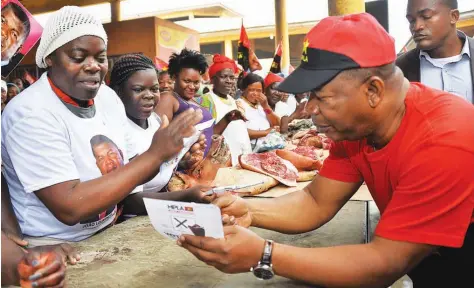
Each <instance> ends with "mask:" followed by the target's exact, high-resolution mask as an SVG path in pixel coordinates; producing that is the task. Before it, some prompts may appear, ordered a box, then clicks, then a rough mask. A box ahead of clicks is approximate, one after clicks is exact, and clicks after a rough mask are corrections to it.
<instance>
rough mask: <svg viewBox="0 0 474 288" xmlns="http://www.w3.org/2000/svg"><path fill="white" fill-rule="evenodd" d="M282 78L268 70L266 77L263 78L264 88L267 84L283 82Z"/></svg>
mask: <svg viewBox="0 0 474 288" xmlns="http://www.w3.org/2000/svg"><path fill="white" fill-rule="evenodd" d="M283 80H284V79H283V77H280V76H278V75H276V74H273V73H271V72H270V73H268V74H267V77H265V80H263V84H264V85H265V87H264V88H265V89H266V88H267V87H268V86H270V85H272V84H273V83H275V82H283Z"/></svg>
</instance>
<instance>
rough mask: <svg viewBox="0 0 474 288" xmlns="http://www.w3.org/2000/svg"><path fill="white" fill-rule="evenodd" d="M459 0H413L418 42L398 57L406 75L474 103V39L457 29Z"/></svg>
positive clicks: (410, 11)
mask: <svg viewBox="0 0 474 288" xmlns="http://www.w3.org/2000/svg"><path fill="white" fill-rule="evenodd" d="M457 8H458V4H457V1H456V0H436V1H433V0H409V1H408V6H407V16H406V17H407V20H408V21H409V22H410V31H411V33H412V35H413V39H414V41H415V42H416V44H417V47H416V49H414V50H411V51H409V52H407V53H405V54H403V55H402V56H400V57H399V58H398V60H397V65H398V66H399V67H400V68H401V69H402V71H403V74H404V75H405V77H406V78H407V79H408V80H410V81H412V82H421V83H423V84H426V85H428V86H430V87H432V88H436V89H439V90H444V91H447V92H450V93H452V94H454V95H457V96H459V97H461V98H463V99H466V100H467V101H469V102H471V103H474V98H473V94H474V61H473V60H472V57H474V40H473V39H472V38H470V37H468V36H466V35H465V34H464V33H463V32H461V31H458V30H456V22H457V21H458V20H459V10H458V9H457Z"/></svg>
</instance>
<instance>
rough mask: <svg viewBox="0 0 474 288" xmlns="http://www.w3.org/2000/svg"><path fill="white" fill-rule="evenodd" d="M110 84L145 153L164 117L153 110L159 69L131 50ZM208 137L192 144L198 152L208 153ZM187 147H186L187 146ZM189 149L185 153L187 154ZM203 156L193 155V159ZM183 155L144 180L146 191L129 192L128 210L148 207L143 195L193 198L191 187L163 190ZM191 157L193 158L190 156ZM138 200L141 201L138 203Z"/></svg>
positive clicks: (135, 211) (134, 211)
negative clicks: (187, 189) (206, 145)
mask: <svg viewBox="0 0 474 288" xmlns="http://www.w3.org/2000/svg"><path fill="white" fill-rule="evenodd" d="M110 87H111V88H112V89H114V90H115V92H117V95H118V96H119V98H120V99H121V100H122V102H123V104H124V107H125V113H126V114H127V118H128V119H127V124H128V125H127V126H128V127H127V129H129V131H130V134H131V135H132V137H133V138H134V140H135V141H134V142H135V144H136V147H137V153H138V154H141V153H144V152H145V151H147V150H148V148H150V145H151V143H152V141H153V135H155V132H156V131H157V130H158V129H159V128H160V125H161V119H160V118H159V116H158V115H156V114H155V112H153V110H154V108H155V106H156V105H157V104H158V103H159V100H160V90H159V82H158V76H157V71H156V69H155V66H154V64H153V61H152V60H151V59H150V58H148V57H146V56H144V55H141V54H128V55H124V56H122V57H120V58H119V59H118V60H117V62H115V63H114V68H113V69H112V72H111V74H110ZM204 148H205V141H204V140H201V141H200V142H198V143H195V144H194V145H193V146H192V151H193V152H194V154H198V155H201V159H202V155H204ZM183 149H185V148H183ZM187 151H188V150H186V151H184V152H182V153H181V155H183V154H184V153H186V152H187ZM195 158H196V159H198V158H199V157H192V160H195ZM179 160H181V159H173V160H171V161H166V162H164V163H163V164H161V167H160V171H159V173H158V174H157V175H156V176H155V177H154V178H153V179H151V180H150V181H148V182H146V183H145V184H143V191H141V192H137V193H133V194H131V195H130V196H128V197H127V198H126V199H125V201H124V202H123V203H124V210H123V213H124V214H134V215H140V214H145V213H146V210H145V209H144V207H143V205H142V201H143V200H142V199H143V197H147V198H157V199H166V200H175V201H180V200H189V201H194V200H195V199H192V198H191V199H190V198H189V197H188V196H190V195H189V193H188V192H187V191H182V192H179V191H178V192H173V193H160V194H157V193H156V192H159V191H162V189H163V188H164V187H165V186H166V185H167V184H168V182H169V180H170V178H171V176H172V175H173V172H174V170H175V168H176V166H177V165H178V162H179ZM189 161H191V159H190V160H189ZM137 203H138V204H139V205H137Z"/></svg>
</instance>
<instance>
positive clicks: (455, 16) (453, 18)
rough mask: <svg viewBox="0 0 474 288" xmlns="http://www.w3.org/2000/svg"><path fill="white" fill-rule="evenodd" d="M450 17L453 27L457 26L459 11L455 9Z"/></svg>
mask: <svg viewBox="0 0 474 288" xmlns="http://www.w3.org/2000/svg"><path fill="white" fill-rule="evenodd" d="M450 17H451V21H450V22H451V24H452V25H456V23H457V22H458V21H459V17H460V15H459V10H458V9H453V10H451V13H450Z"/></svg>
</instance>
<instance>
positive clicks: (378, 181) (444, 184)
mask: <svg viewBox="0 0 474 288" xmlns="http://www.w3.org/2000/svg"><path fill="white" fill-rule="evenodd" d="M395 60H396V54H395V47H394V41H393V39H392V38H391V37H390V36H389V35H388V34H387V33H386V32H385V30H384V29H383V28H382V27H381V26H380V25H379V24H378V23H377V21H376V20H375V18H373V17H372V16H370V15H369V14H365V13H363V14H354V15H347V16H342V17H328V18H326V19H323V20H322V21H321V22H320V23H318V24H317V25H316V26H315V27H314V28H313V29H312V30H311V31H310V32H309V33H308V35H307V37H306V39H305V41H304V49H303V55H302V61H301V65H300V66H299V67H298V68H297V69H296V70H295V71H294V72H293V73H292V74H291V75H290V76H289V77H288V78H287V79H285V81H284V82H282V83H281V84H280V86H279V89H281V90H283V91H285V92H290V93H300V92H305V91H312V92H311V96H310V99H309V101H308V104H307V107H306V108H307V110H308V112H310V113H311V114H312V120H313V122H314V123H315V124H316V125H317V126H318V129H319V131H321V132H323V133H325V134H326V135H327V136H328V137H330V138H331V139H332V140H334V141H335V143H334V145H333V146H332V148H331V151H330V156H329V157H328V158H327V159H326V161H325V163H324V166H323V168H322V170H321V171H320V174H319V176H317V177H316V178H315V179H314V180H313V182H312V183H311V184H310V185H308V186H307V187H306V188H305V189H304V190H303V191H299V192H295V193H292V194H289V195H286V196H284V197H280V198H274V199H257V200H254V199H252V200H243V199H240V198H237V197H233V196H230V195H226V196H223V197H220V198H218V199H217V200H216V202H215V204H216V205H218V206H219V207H221V210H222V213H223V214H227V215H231V216H233V217H235V220H236V223H237V224H239V225H240V226H237V225H234V226H227V227H225V234H226V237H225V239H211V238H205V237H197V236H189V235H185V236H183V237H181V238H180V239H179V241H178V244H179V245H181V246H183V247H184V248H186V249H187V250H189V251H190V252H191V253H193V254H194V255H195V256H196V257H198V258H199V259H200V260H202V261H205V262H206V263H208V264H210V265H213V266H215V267H216V268H217V269H219V270H221V271H224V272H227V273H240V272H246V271H249V270H252V271H253V273H254V274H255V276H257V277H258V278H260V279H269V278H271V277H272V276H273V275H274V274H277V275H280V276H284V277H287V278H292V279H296V280H299V281H304V282H310V283H313V284H318V285H323V286H337V287H388V286H389V285H390V284H391V283H393V282H394V281H396V280H397V279H399V278H400V277H401V276H403V275H404V274H406V273H408V274H409V275H410V277H411V278H412V280H413V282H414V287H416V288H418V287H474V282H473V280H472V276H471V275H472V272H473V271H474V270H473V268H472V259H474V249H473V246H474V225H473V224H472V223H473V222H474V218H473V208H474V125H473V123H472V119H473V118H474V107H472V105H470V104H469V103H467V102H466V101H464V100H463V99H460V98H459V97H453V96H452V95H450V94H448V93H446V92H443V91H438V90H433V89H431V88H428V87H426V86H423V85H422V84H419V83H409V82H408V80H407V79H406V78H405V77H404V76H403V73H402V72H401V70H400V69H399V68H397V67H396V66H395V64H394V62H395ZM364 181H365V182H366V183H367V186H368V187H369V190H370V192H371V194H372V196H373V198H374V200H375V202H376V204H377V206H378V207H379V209H380V212H381V219H380V222H379V224H378V226H377V229H376V231H375V237H374V238H373V240H372V242H370V243H368V244H359V245H345V246H338V247H324V248H299V247H292V246H288V245H283V244H279V243H273V242H271V241H270V240H264V239H262V238H260V237H259V236H258V235H256V234H255V233H253V232H251V231H250V230H248V229H245V228H243V227H241V226H244V227H248V226H250V225H252V226H256V227H261V228H266V229H272V230H276V231H280V232H284V233H302V232H307V231H311V230H314V229H317V228H318V227H321V226H322V225H324V224H325V223H326V222H328V221H329V220H331V219H332V218H333V217H334V215H336V213H337V212H338V211H339V210H340V209H341V207H342V206H344V204H345V203H346V202H347V201H348V200H349V199H350V198H351V196H352V195H354V193H355V192H356V191H357V190H358V188H359V187H360V185H361V184H362V183H363V182H364ZM282 211H284V212H282ZM231 218H232V217H231Z"/></svg>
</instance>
